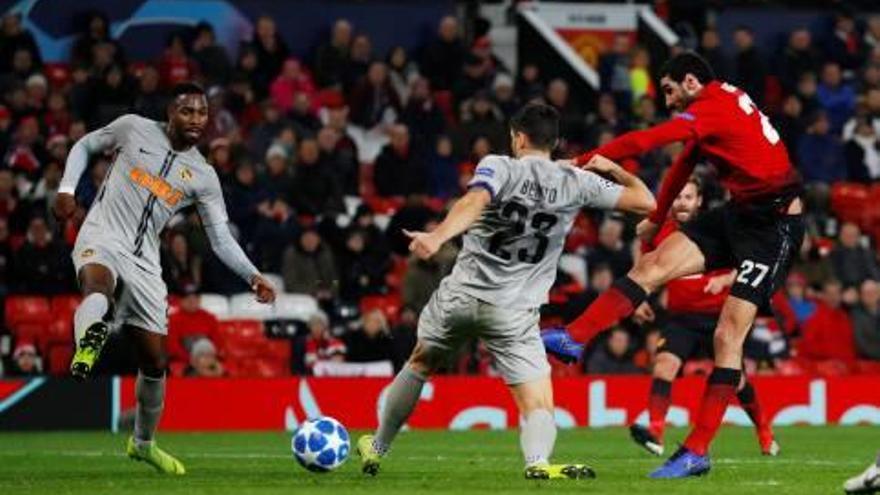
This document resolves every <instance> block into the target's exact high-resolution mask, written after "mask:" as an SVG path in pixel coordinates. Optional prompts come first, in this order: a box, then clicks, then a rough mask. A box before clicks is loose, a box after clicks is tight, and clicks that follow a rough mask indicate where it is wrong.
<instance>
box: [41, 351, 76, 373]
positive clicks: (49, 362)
mask: <svg viewBox="0 0 880 495" xmlns="http://www.w3.org/2000/svg"><path fill="white" fill-rule="evenodd" d="M71 359H73V346H72V345H53V346H51V347H49V350H48V351H47V352H46V353H45V359H44V360H43V363H44V366H45V369H46V370H47V371H48V372H49V374H51V375H56V376H65V375H67V374H68V372H69V371H68V370H69V369H70V360H71Z"/></svg>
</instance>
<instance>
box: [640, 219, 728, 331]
mask: <svg viewBox="0 0 880 495" xmlns="http://www.w3.org/2000/svg"><path fill="white" fill-rule="evenodd" d="M676 231H678V222H676V221H675V220H674V219H673V218H672V217H667V218H666V221H665V222H663V225H661V226H660V230H659V231H657V235H655V236H654V239H653V240H652V241H651V242H642V246H641V249H642V253H647V252H650V251H653V250H655V249H657V246H659V245H660V243H661V242H663V239H666V238H667V237H669V235H670V234H672V233H673V232H676ZM729 273H730V269H729V268H722V269H720V270H714V271H711V272H707V273H700V274H696V275H688V276H687V277H681V278H677V279H675V280H671V281H669V282H667V283H666V309H667V310H668V311H669V312H670V313H687V314H693V313H697V314H705V315H718V314H720V313H721V306H723V305H724V300H725V299H726V298H727V294H728V293H729V292H730V287H725V288H724V290H722V291H721V292H719V293H718V294H712V293H709V292H706V285H707V284H708V283H709V280H710V279H712V278H714V277H718V276H722V275H727V274H729Z"/></svg>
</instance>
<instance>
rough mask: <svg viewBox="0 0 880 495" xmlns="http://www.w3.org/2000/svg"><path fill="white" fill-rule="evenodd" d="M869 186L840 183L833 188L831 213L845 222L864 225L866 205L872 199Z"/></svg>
mask: <svg viewBox="0 0 880 495" xmlns="http://www.w3.org/2000/svg"><path fill="white" fill-rule="evenodd" d="M870 196H871V194H870V190H869V189H868V187H867V186H865V185H862V184H856V183H852V182H838V183H836V184H834V185H832V186H831V211H833V212H834V214H835V215H837V217H838V218H839V219H840V220H841V221H843V222H856V223H858V224H859V225H860V226H862V225H863V223H864V213H865V205H866V204H867V202H868V200H869V198H870Z"/></svg>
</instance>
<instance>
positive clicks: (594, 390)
mask: <svg viewBox="0 0 880 495" xmlns="http://www.w3.org/2000/svg"><path fill="white" fill-rule="evenodd" d="M754 383H755V386H756V388H757V390H758V393H759V394H760V398H761V400H762V402H763V405H764V408H765V411H766V413H767V414H768V415H769V416H770V417H772V418H773V423H774V424H775V425H779V426H782V425H812V426H818V425H834V424H840V425H854V424H873V425H880V397H878V396H877V394H876V390H878V389H880V376H877V375H864V376H856V377H848V378H834V377H829V378H823V379H817V378H810V377H756V378H754ZM388 384H389V380H388V379H386V378H309V379H305V378H277V379H261V378H253V379H249V378H237V379H210V380H206V379H197V378H181V379H175V380H171V381H169V382H168V395H167V397H166V404H167V406H166V409H165V414H164V416H163V417H162V424H161V428H162V430H163V431H170V430H177V431H207V430H210V431H223V430H282V429H286V430H293V429H295V428H296V427H297V426H298V425H299V424H300V423H301V422H302V421H304V420H305V419H307V418H311V417H317V416H321V415H329V416H333V417H335V418H337V419H339V420H340V421H342V422H343V423H344V424H346V425H347V426H348V427H350V428H375V427H376V425H377V417H378V415H379V411H380V410H381V408H382V406H383V404H384V399H385V396H384V391H385V388H386V386H387V385H388ZM703 386H704V380H703V378H701V377H698V376H692V377H686V378H683V379H681V381H680V382H679V383H678V384H677V385H676V387H675V389H674V391H673V394H672V401H673V407H672V408H671V410H670V415H669V422H670V424H673V425H676V426H684V425H687V424H689V423H690V422H691V420H692V418H694V417H695V415H696V411H697V409H698V407H699V398H700V396H701V395H702V388H703ZM649 387H650V379H648V378H647V377H620V376H617V377H615V376H605V377H596V378H562V379H557V380H555V381H554V395H555V397H556V403H557V408H556V420H557V422H558V423H559V425H560V427H565V428H572V427H575V426H589V427H609V426H624V425H627V424H630V423H632V422H633V421H636V422H645V420H646V416H647V414H646V412H645V397H646V396H647V393H648V389H649ZM134 404H135V397H134V378H129V377H125V378H119V377H115V378H105V379H99V380H97V381H93V382H89V383H86V384H79V383H75V382H73V381H70V380H66V379H58V378H48V379H47V378H34V379H32V380H6V381H0V430H52V429H103V430H106V429H111V430H114V431H116V430H117V429H123V430H124V429H125V428H124V426H125V422H126V421H130V420H131V414H132V410H133V408H134ZM725 419H726V421H727V422H728V423H730V424H736V425H741V426H749V425H750V424H751V423H750V421H749V419H748V417H747V416H746V414H745V412H743V411H742V409H740V408H739V407H736V406H732V407H731V408H730V410H728V412H727V416H726V417H725ZM409 425H410V427H412V428H415V429H452V430H468V429H510V428H513V429H515V428H518V427H519V419H518V416H517V412H516V408H515V406H514V404H513V402H512V400H511V399H510V396H509V394H508V392H507V389H506V387H505V386H504V384H503V383H502V381H501V380H498V379H496V378H489V377H438V378H435V379H432V380H431V382H430V383H429V384H428V386H427V387H426V388H425V390H424V391H423V393H422V397H421V401H420V403H419V407H418V408H417V409H416V412H415V414H414V415H413V417H412V420H411V421H410V422H409ZM120 427H121V428H120Z"/></svg>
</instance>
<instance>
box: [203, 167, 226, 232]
mask: <svg viewBox="0 0 880 495" xmlns="http://www.w3.org/2000/svg"><path fill="white" fill-rule="evenodd" d="M207 166H208V167H209V171H210V174H209V175H208V177H207V178H206V180H205V184H204V185H203V186H202V188H201V189H200V190H199V191H198V193H197V194H198V196H197V197H196V207H197V208H198V210H199V216H201V217H202V225H206V226H207V225H216V224H218V223H226V222H228V221H229V217H228V216H227V214H226V203H225V202H224V201H223V189H222V188H221V187H220V179H218V178H217V174H216V172H214V169H213V168H210V165H207Z"/></svg>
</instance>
